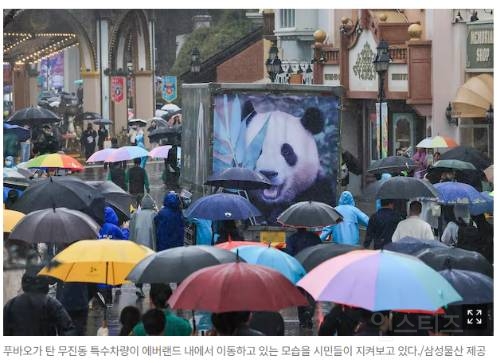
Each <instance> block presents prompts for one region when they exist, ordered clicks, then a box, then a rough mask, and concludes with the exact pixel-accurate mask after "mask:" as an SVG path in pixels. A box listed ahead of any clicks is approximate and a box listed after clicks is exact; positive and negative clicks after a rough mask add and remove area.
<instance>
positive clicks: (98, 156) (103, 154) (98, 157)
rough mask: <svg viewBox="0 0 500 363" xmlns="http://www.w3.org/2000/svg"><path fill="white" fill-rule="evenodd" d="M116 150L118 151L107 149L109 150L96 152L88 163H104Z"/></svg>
mask: <svg viewBox="0 0 500 363" xmlns="http://www.w3.org/2000/svg"><path fill="white" fill-rule="evenodd" d="M115 150H116V149H112V148H107V149H102V150H99V151H96V152H95V153H93V154H92V155H90V157H89V158H88V159H87V163H97V162H100V161H104V160H106V158H107V157H108V156H110V155H111V154H112V153H113V151H115Z"/></svg>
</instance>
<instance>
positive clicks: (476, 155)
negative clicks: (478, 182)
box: [441, 146, 492, 170]
mask: <svg viewBox="0 0 500 363" xmlns="http://www.w3.org/2000/svg"><path fill="white" fill-rule="evenodd" d="M446 159H456V160H462V161H467V162H469V163H471V164H473V165H474V166H475V167H476V168H477V169H479V170H484V169H486V168H487V167H488V166H490V165H491V164H492V162H491V160H490V158H489V157H488V156H486V155H484V154H483V153H481V152H480V151H479V150H477V149H474V148H472V147H469V146H457V147H455V148H453V149H451V150H448V151H447V152H445V153H443V154H442V155H441V160H446Z"/></svg>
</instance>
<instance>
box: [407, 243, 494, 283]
mask: <svg viewBox="0 0 500 363" xmlns="http://www.w3.org/2000/svg"><path fill="white" fill-rule="evenodd" d="M416 257H418V258H419V259H421V260H422V261H423V262H425V263H426V264H427V265H429V266H430V267H432V268H433V269H435V270H436V271H441V270H445V269H447V268H452V269H460V270H468V271H475V272H480V273H482V274H485V275H487V276H491V277H493V266H492V265H491V264H490V263H489V262H488V260H487V259H486V258H485V257H484V256H483V255H481V254H480V253H478V252H474V251H469V250H464V249H461V248H456V247H453V248H431V249H429V248H427V249H425V250H422V251H420V252H419V253H418V254H417V255H416Z"/></svg>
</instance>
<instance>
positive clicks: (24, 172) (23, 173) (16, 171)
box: [3, 164, 33, 179]
mask: <svg viewBox="0 0 500 363" xmlns="http://www.w3.org/2000/svg"><path fill="white" fill-rule="evenodd" d="M32 176H33V172H32V171H30V170H28V169H25V168H20V167H19V164H18V166H17V167H13V168H3V177H4V179H5V178H23V179H26V178H31V177H32Z"/></svg>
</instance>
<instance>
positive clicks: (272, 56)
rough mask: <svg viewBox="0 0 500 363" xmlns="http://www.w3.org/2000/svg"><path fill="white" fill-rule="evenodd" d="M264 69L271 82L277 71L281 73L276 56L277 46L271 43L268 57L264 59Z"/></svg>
mask: <svg viewBox="0 0 500 363" xmlns="http://www.w3.org/2000/svg"><path fill="white" fill-rule="evenodd" d="M266 70H267V74H269V78H270V79H271V82H273V83H274V80H275V79H276V76H277V75H278V74H279V73H283V69H282V68H281V60H280V59H279V58H278V47H277V46H276V44H274V43H273V45H272V46H271V48H269V58H267V60H266Z"/></svg>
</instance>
